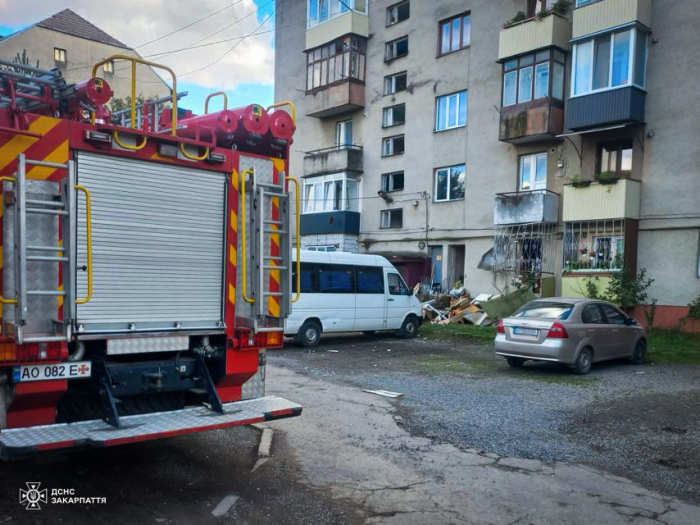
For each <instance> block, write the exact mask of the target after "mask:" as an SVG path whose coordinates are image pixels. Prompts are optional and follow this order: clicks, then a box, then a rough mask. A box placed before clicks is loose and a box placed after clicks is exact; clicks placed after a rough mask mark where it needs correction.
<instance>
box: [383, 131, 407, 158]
mask: <svg viewBox="0 0 700 525" xmlns="http://www.w3.org/2000/svg"><path fill="white" fill-rule="evenodd" d="M399 138H400V139H402V140H403V150H402V151H401V152H399V153H396V152H395V148H394V145H393V144H394V141H395V140H396V139H399ZM388 141H391V144H392V146H391V153H388V154H387V153H385V147H384V145H385V144H386V143H387V142H388ZM405 152H406V135H404V134H401V135H392V136H391V137H383V138H382V158H386V157H396V156H397V155H403V154H404V153H405Z"/></svg>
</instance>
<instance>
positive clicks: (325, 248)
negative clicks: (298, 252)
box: [306, 244, 338, 252]
mask: <svg viewBox="0 0 700 525" xmlns="http://www.w3.org/2000/svg"><path fill="white" fill-rule="evenodd" d="M306 249H307V250H309V251H310V252H335V251H338V247H337V245H336V244H332V245H331V244H319V245H317V246H307V247H306Z"/></svg>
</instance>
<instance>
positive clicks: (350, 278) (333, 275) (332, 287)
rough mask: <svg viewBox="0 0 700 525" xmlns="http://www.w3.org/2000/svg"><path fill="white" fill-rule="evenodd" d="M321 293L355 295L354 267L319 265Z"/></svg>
mask: <svg viewBox="0 0 700 525" xmlns="http://www.w3.org/2000/svg"><path fill="white" fill-rule="evenodd" d="M317 267H318V284H319V291H320V293H355V271H354V270H353V267H352V266H345V265H341V264H319V265H317Z"/></svg>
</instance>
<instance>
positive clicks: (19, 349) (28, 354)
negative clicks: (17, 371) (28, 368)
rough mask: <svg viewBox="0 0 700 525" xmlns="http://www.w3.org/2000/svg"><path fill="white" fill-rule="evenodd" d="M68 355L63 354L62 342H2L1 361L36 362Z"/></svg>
mask: <svg viewBox="0 0 700 525" xmlns="http://www.w3.org/2000/svg"><path fill="white" fill-rule="evenodd" d="M66 357H67V352H66V355H63V352H62V349H61V343H54V342H51V343H27V344H24V345H15V344H14V343H0V362H5V363H35V362H40V361H48V362H55V361H61V360H63V359H64V358H66Z"/></svg>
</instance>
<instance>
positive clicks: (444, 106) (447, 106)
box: [435, 91, 467, 131]
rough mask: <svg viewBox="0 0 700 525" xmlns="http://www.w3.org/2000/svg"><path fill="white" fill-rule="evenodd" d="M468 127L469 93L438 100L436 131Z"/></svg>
mask: <svg viewBox="0 0 700 525" xmlns="http://www.w3.org/2000/svg"><path fill="white" fill-rule="evenodd" d="M466 125H467V92H466V91H460V92H459V93H453V94H452V95H445V96H444V97H438V98H437V107H436V110H435V131H444V130H446V129H453V128H460V127H463V126H466Z"/></svg>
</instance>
